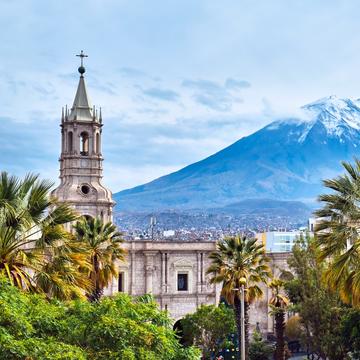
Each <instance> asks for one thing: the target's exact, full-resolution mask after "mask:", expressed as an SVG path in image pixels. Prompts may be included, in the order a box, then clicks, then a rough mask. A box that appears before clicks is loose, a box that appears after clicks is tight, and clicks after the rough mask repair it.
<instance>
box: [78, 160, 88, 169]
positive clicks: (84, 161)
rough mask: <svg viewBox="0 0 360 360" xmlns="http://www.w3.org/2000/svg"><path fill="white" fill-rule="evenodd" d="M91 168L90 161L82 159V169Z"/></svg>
mask: <svg viewBox="0 0 360 360" xmlns="http://www.w3.org/2000/svg"><path fill="white" fill-rule="evenodd" d="M88 166H89V160H87V159H81V160H80V167H82V168H85V167H88Z"/></svg>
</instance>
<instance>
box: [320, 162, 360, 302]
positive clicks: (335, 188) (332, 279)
mask: <svg viewBox="0 0 360 360" xmlns="http://www.w3.org/2000/svg"><path fill="white" fill-rule="evenodd" d="M342 165H343V167H344V169H345V173H344V174H343V175H341V176H338V177H337V178H335V179H329V180H325V181H324V185H325V186H326V187H327V188H328V189H330V190H332V192H331V193H329V194H324V195H321V196H319V200H320V201H321V202H322V203H323V208H322V209H320V210H318V211H317V212H316V215H317V216H318V217H319V218H320V220H321V222H320V223H319V224H318V226H317V228H316V234H317V244H318V246H319V247H320V249H321V251H320V253H319V257H320V259H321V260H325V259H326V260H327V262H328V263H329V267H328V269H327V271H326V273H325V276H326V281H327V283H328V284H329V286H330V287H331V288H332V289H333V290H335V289H336V290H337V291H339V294H340V296H341V299H342V300H343V301H344V302H346V303H349V304H352V305H355V306H360V236H359V230H360V228H359V226H360V225H359V224H360V206H359V204H360V160H358V159H355V164H354V165H352V164H350V163H347V162H343V163H342Z"/></svg>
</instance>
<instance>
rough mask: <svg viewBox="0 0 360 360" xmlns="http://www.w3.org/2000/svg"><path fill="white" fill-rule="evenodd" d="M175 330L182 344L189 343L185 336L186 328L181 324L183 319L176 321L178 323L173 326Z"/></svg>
mask: <svg viewBox="0 0 360 360" xmlns="http://www.w3.org/2000/svg"><path fill="white" fill-rule="evenodd" d="M173 330H174V331H175V332H176V335H177V337H178V341H179V343H180V344H181V345H183V346H184V345H187V342H186V339H185V337H184V329H183V326H182V324H181V319H180V320H178V321H176V323H175V324H174V326H173Z"/></svg>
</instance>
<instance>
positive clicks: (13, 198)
mask: <svg viewBox="0 0 360 360" xmlns="http://www.w3.org/2000/svg"><path fill="white" fill-rule="evenodd" d="M52 186H53V184H52V183H51V182H49V181H46V180H39V178H38V176H37V175H26V176H25V178H24V179H23V180H20V179H19V178H17V177H15V176H9V175H8V174H7V173H6V172H1V173H0V271H1V272H2V273H3V274H5V276H7V278H8V279H9V281H10V282H11V283H12V284H13V285H15V286H18V287H19V288H23V289H27V290H29V289H31V290H41V289H40V288H36V282H34V274H35V275H36V273H37V271H39V270H40V269H41V267H42V266H43V264H44V262H45V261H48V262H50V260H49V257H48V253H49V251H51V249H52V248H54V247H56V246H59V245H60V244H62V242H63V241H64V239H66V238H67V237H68V233H67V231H66V230H65V228H64V227H63V225H64V224H66V223H68V222H71V221H74V220H76V218H77V216H76V214H75V213H74V211H73V210H71V208H70V207H69V206H68V205H66V204H59V203H58V202H57V200H56V199H55V198H52V197H50V196H49V191H50V189H51V187H52ZM66 285H67V283H66V281H63V286H66Z"/></svg>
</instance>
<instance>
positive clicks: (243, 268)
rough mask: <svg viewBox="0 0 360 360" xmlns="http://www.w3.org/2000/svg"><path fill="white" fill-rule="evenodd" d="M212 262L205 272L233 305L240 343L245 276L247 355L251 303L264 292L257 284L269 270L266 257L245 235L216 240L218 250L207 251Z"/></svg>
mask: <svg viewBox="0 0 360 360" xmlns="http://www.w3.org/2000/svg"><path fill="white" fill-rule="evenodd" d="M209 257H210V259H211V265H210V267H209V269H208V271H207V273H208V274H211V276H212V277H211V282H212V283H222V284H223V288H222V292H221V293H222V296H223V297H224V298H225V299H226V301H227V302H228V303H229V304H231V305H233V307H234V313H235V322H236V326H237V332H238V341H239V344H240V343H241V311H240V309H241V304H240V301H241V299H240V291H239V290H240V288H241V286H242V279H245V343H246V358H248V349H249V307H250V303H251V302H252V301H254V300H255V299H257V298H260V297H261V296H262V295H263V291H262V290H261V288H260V286H259V285H260V283H262V282H263V283H266V282H267V281H268V280H269V278H270V276H271V271H270V268H269V265H268V262H269V259H268V258H267V257H266V255H265V249H264V246H263V245H262V244H258V243H257V240H256V239H252V238H247V237H246V236H236V237H228V238H225V239H224V240H222V241H219V242H218V243H217V250H216V251H214V252H213V253H211V254H210V256H209Z"/></svg>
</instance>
